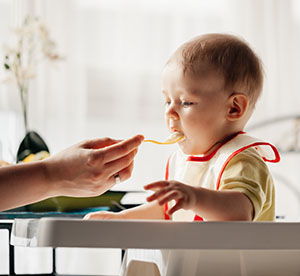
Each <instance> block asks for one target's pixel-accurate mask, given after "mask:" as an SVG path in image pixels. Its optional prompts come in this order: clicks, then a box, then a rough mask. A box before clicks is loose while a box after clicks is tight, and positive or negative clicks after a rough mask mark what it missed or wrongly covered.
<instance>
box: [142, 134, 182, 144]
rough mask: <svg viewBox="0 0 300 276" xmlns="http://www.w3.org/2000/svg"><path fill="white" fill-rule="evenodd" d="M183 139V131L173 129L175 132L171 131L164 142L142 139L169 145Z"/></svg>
mask: <svg viewBox="0 0 300 276" xmlns="http://www.w3.org/2000/svg"><path fill="white" fill-rule="evenodd" d="M183 139H184V134H183V132H181V131H175V132H173V133H171V135H169V136H168V137H167V139H166V140H165V141H164V142H158V141H155V140H149V139H147V140H144V142H151V143H154V144H159V145H170V144H175V143H177V142H179V141H181V140H183Z"/></svg>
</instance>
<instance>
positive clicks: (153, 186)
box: [144, 181, 169, 190]
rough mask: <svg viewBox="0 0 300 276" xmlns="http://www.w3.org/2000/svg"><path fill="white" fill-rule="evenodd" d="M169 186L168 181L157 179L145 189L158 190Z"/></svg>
mask: <svg viewBox="0 0 300 276" xmlns="http://www.w3.org/2000/svg"><path fill="white" fill-rule="evenodd" d="M167 186H169V182H168V181H157V182H153V183H150V184H148V185H145V186H144V189H145V190H157V189H161V188H164V187H167Z"/></svg>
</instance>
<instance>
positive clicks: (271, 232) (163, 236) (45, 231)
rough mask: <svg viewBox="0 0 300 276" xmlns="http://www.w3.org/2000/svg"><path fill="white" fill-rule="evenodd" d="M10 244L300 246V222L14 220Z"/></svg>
mask: <svg viewBox="0 0 300 276" xmlns="http://www.w3.org/2000/svg"><path fill="white" fill-rule="evenodd" d="M11 244H12V245H15V246H30V247H90V248H95V247H97V248H123V249H126V248H144V249H205V250H206V249H214V250H225V249H238V250H248V249H249V250H273V249H275V250H297V249H298V250H299V249H300V223H298V222H295V223H288V222H170V221H154V220H153V221H146V220H143V221H141V220H139V221H138V220H131V221H130V220H126V221H120V220H119V221H118V220H111V221H105V220H82V219H74V218H71V219H70V218H41V219H15V220H14V223H13V229H12V234H11Z"/></svg>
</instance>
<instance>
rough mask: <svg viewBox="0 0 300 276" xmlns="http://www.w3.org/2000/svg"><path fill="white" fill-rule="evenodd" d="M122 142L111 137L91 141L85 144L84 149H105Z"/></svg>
mask: <svg viewBox="0 0 300 276" xmlns="http://www.w3.org/2000/svg"><path fill="white" fill-rule="evenodd" d="M121 141H122V140H116V139H112V138H109V137H105V138H98V139H91V140H87V141H85V142H83V144H82V147H83V148H85V149H100V148H104V147H108V146H111V145H114V144H116V143H119V142H121Z"/></svg>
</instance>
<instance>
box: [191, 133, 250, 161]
mask: <svg viewBox="0 0 300 276" xmlns="http://www.w3.org/2000/svg"><path fill="white" fill-rule="evenodd" d="M244 133H246V132H244V131H240V132H238V133H235V134H233V135H232V136H229V137H227V138H226V139H224V141H223V142H222V143H221V144H220V145H219V146H218V147H217V148H216V149H215V150H214V151H213V152H212V153H210V154H209V155H206V156H192V155H191V156H189V157H188V158H187V160H186V161H192V162H206V161H209V160H210V159H212V158H213V157H214V155H215V154H216V153H217V151H218V150H219V149H220V148H221V147H222V146H224V145H225V144H226V143H228V142H229V141H231V140H232V139H233V138H235V137H236V136H238V135H239V134H244Z"/></svg>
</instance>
